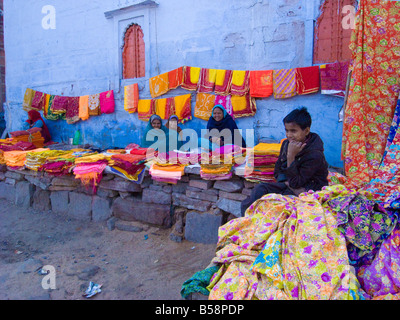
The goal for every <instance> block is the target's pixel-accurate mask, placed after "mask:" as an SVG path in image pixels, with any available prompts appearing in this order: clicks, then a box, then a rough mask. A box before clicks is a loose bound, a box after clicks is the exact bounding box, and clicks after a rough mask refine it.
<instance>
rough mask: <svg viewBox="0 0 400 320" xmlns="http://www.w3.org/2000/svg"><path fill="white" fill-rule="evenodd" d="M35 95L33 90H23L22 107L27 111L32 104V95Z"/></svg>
mask: <svg viewBox="0 0 400 320" xmlns="http://www.w3.org/2000/svg"><path fill="white" fill-rule="evenodd" d="M34 96H35V90H33V89H30V88H27V89H26V90H25V94H24V100H23V102H22V108H23V109H24V110H25V111H26V112H28V111H29V110H31V106H32V100H33V97H34Z"/></svg>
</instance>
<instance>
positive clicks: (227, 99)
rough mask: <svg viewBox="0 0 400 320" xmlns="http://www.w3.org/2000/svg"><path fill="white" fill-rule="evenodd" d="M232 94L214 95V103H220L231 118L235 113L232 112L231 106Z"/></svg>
mask: <svg viewBox="0 0 400 320" xmlns="http://www.w3.org/2000/svg"><path fill="white" fill-rule="evenodd" d="M231 99H232V96H230V95H229V96H221V95H217V96H216V97H215V104H220V105H222V106H223V107H224V108H225V110H226V112H227V113H228V114H229V115H230V116H231V117H232V119H235V115H234V113H233V107H232V101H231Z"/></svg>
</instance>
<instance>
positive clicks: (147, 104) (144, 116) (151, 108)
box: [138, 99, 156, 121]
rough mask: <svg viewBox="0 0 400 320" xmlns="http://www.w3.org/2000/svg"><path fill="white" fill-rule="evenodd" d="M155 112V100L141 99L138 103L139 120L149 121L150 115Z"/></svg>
mask: <svg viewBox="0 0 400 320" xmlns="http://www.w3.org/2000/svg"><path fill="white" fill-rule="evenodd" d="M155 113H156V100H154V99H141V100H139V103H138V117H139V120H142V121H149V120H150V118H151V116H152V115H153V114H155Z"/></svg>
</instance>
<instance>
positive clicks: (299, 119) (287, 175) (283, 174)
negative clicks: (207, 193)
mask: <svg viewBox="0 0 400 320" xmlns="http://www.w3.org/2000/svg"><path fill="white" fill-rule="evenodd" d="M283 124H284V125H285V131H286V138H287V139H286V140H285V141H284V142H283V143H282V146H281V150H280V154H279V157H278V160H277V162H276V163H275V169H274V177H275V179H276V181H277V182H270V183H260V184H257V185H256V186H255V187H254V189H253V190H252V193H251V195H250V196H249V197H248V198H247V199H245V200H244V201H243V202H242V205H241V211H242V212H241V214H242V216H244V214H245V211H246V210H247V208H248V207H250V205H251V204H252V203H253V202H254V201H256V200H258V199H260V198H261V197H262V196H263V195H265V194H268V193H278V194H282V195H294V196H298V195H299V194H300V193H302V192H305V191H309V190H313V191H318V190H321V189H322V187H324V186H327V185H328V178H327V177H328V163H327V162H326V160H325V156H324V143H323V142H322V140H321V138H320V137H319V135H318V134H316V133H313V132H310V127H311V116H310V114H309V113H308V111H307V109H306V108H304V107H303V108H299V109H295V110H293V111H292V112H290V113H289V114H288V115H287V116H286V117H285V118H284V119H283Z"/></svg>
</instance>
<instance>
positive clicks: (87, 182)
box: [72, 153, 108, 193]
mask: <svg viewBox="0 0 400 320" xmlns="http://www.w3.org/2000/svg"><path fill="white" fill-rule="evenodd" d="M107 166H108V160H107V157H106V156H105V155H104V154H101V153H97V154H93V155H88V156H82V157H78V158H76V159H75V167H74V168H73V169H72V170H73V173H74V175H75V179H80V180H81V182H82V184H83V185H84V186H85V187H86V188H88V189H89V187H92V191H93V193H96V191H97V186H98V185H99V183H100V181H101V179H102V177H103V171H104V169H105V168H106V167H107Z"/></svg>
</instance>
